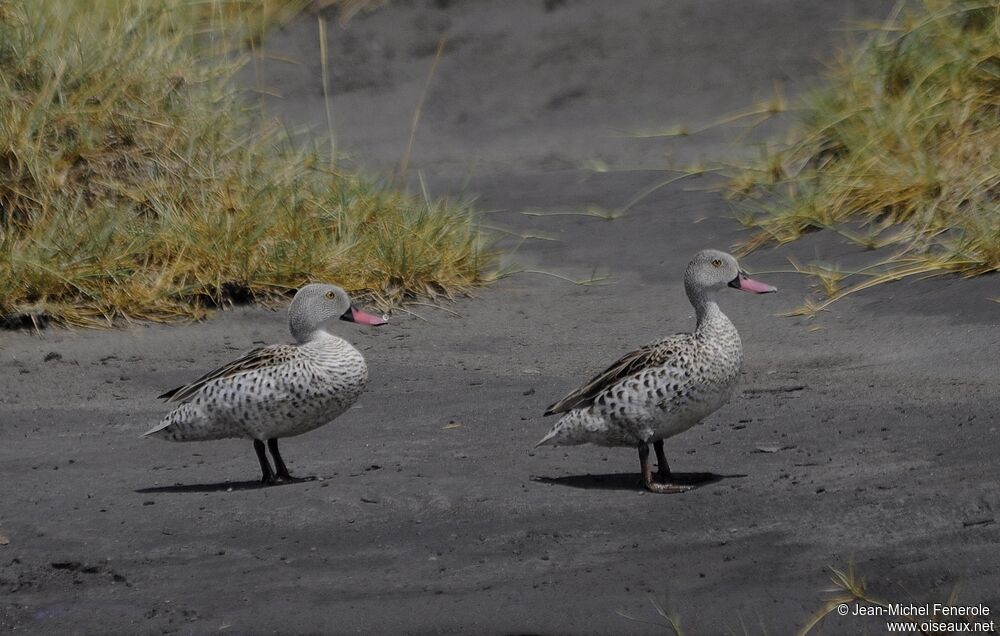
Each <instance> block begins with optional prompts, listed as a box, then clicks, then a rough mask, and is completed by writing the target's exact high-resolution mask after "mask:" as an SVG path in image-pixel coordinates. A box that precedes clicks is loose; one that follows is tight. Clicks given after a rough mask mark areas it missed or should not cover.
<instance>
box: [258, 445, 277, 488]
mask: <svg viewBox="0 0 1000 636" xmlns="http://www.w3.org/2000/svg"><path fill="white" fill-rule="evenodd" d="M253 449H254V451H256V453H257V461H259V462H260V472H261V478H260V483H261V484H263V485H264V486H270V485H271V484H273V483H274V472H273V471H272V470H271V463H270V462H268V461H267V455H266V454H265V453H264V442H262V441H260V440H259V439H255V440H254V441H253Z"/></svg>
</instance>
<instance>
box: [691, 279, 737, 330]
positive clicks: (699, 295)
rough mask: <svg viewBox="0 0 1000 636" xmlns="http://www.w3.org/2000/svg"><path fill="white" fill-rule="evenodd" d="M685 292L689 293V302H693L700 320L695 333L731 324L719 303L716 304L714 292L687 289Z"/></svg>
mask: <svg viewBox="0 0 1000 636" xmlns="http://www.w3.org/2000/svg"><path fill="white" fill-rule="evenodd" d="M685 291H686V292H687V296H688V300H690V301H691V306H692V307H694V312H695V317H696V318H697V320H698V325H697V327H696V328H695V333H702V332H704V331H707V330H711V329H713V328H714V327H716V326H718V325H720V324H731V323H730V322H729V318H727V317H726V314H724V313H722V310H721V309H719V305H718V303H716V302H715V291H714V290H706V289H698V290H694V289H691V288H690V287H687V288H685Z"/></svg>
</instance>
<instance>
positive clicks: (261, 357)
mask: <svg viewBox="0 0 1000 636" xmlns="http://www.w3.org/2000/svg"><path fill="white" fill-rule="evenodd" d="M338 319H340V320H346V321H349V322H356V323H360V324H365V325H381V324H385V320H383V319H382V318H380V317H378V316H374V315H372V314H369V313H365V312H364V311H361V310H360V309H358V308H356V307H354V306H353V305H352V304H351V299H350V297H349V296H348V295H347V292H345V291H344V290H343V289H340V288H339V287H335V286H333V285H320V284H312V285H306V286H305V287H303V288H302V289H300V290H299V291H298V292H297V293H296V294H295V297H294V298H293V299H292V304H291V306H290V307H289V308H288V326H289V330H290V331H291V332H292V337H294V338H295V343H294V344H277V345H270V346H267V347H260V348H257V349H254V350H252V351H250V352H248V353H247V354H245V355H244V356H242V357H241V358H239V359H237V360H234V361H233V362H230V363H229V364H227V365H225V366H223V367H221V368H219V369H216V370H215V371H212V372H210V373H207V374H205V375H203V376H202V377H200V378H198V379H197V380H195V381H194V382H192V383H190V384H186V385H184V386H181V387H177V388H176V389H173V390H171V391H167V392H166V393H164V394H163V395H161V396H160V398H162V399H165V400H167V401H169V402H181V403H182V404H181V405H180V406H178V407H177V408H176V409H174V410H173V411H171V412H170V413H168V414H167V415H166V417H164V418H163V420H161V421H160V423H159V425H157V426H156V427H155V428H153V429H152V430H150V431H149V432H147V433H146V434H145V436H146V437H157V438H160V439H165V440H169V441H171V442H195V441H204V440H214V439H224V438H230V437H247V438H250V439H252V440H253V447H254V451H255V452H256V453H257V459H258V461H259V462H260V470H261V473H262V477H261V483H263V484H273V483H276V482H278V481H290V480H292V479H293V478H292V476H291V475H290V474H289V472H288V468H287V467H286V466H285V462H284V461H282V459H281V455H280V453H279V452H278V438H281V437H292V436H294V435H301V434H302V433H306V432H308V431H311V430H313V429H315V428H318V427H320V426H323V425H324V424H327V423H329V422H331V421H332V420H333V419H334V418H336V417H337V416H338V415H340V414H341V413H343V412H344V411H346V410H347V409H348V408H349V407H350V406H351V404H353V403H354V401H355V400H356V399H357V398H358V396H359V395H361V392H362V391H363V390H364V388H365V384H367V382H368V367H367V365H366V364H365V359H364V357H363V356H362V355H361V352H360V351H358V350H357V349H355V348H354V347H353V346H351V344H350V343H348V342H347V341H346V340H343V339H342V338H339V337H337V336H335V335H333V334H332V333H330V331H329V329H330V326H331V323H332V322H334V321H335V320H338ZM265 442H266V444H267V447H268V449H269V450H270V451H271V456H272V457H273V458H274V470H272V469H271V465H270V463H269V462H268V460H267V455H266V453H265V452H264V444H265Z"/></svg>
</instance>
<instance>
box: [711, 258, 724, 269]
mask: <svg viewBox="0 0 1000 636" xmlns="http://www.w3.org/2000/svg"><path fill="white" fill-rule="evenodd" d="M712 267H722V261H720V260H719V259H715V260H714V261H712Z"/></svg>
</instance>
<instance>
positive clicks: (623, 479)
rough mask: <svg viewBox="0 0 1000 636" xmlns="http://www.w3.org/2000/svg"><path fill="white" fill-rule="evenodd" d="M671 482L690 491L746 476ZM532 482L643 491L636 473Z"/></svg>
mask: <svg viewBox="0 0 1000 636" xmlns="http://www.w3.org/2000/svg"><path fill="white" fill-rule="evenodd" d="M671 477H672V480H673V481H674V482H676V483H679V484H684V485H687V486H691V489H692V490H696V489H698V488H701V487H702V486H707V485H709V484H714V483H717V482H720V481H722V480H723V479H739V478H742V477H746V475H739V474H737V475H719V474H717V473H672V474H671ZM531 480H532V481H536V482H539V483H542V484H551V485H554V486H568V487H570V488H582V489H584V490H643V486H642V479H641V478H640V477H639V474H638V473H608V474H605V475H568V476H566V477H532V478H531Z"/></svg>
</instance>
